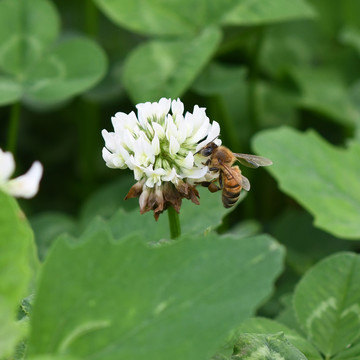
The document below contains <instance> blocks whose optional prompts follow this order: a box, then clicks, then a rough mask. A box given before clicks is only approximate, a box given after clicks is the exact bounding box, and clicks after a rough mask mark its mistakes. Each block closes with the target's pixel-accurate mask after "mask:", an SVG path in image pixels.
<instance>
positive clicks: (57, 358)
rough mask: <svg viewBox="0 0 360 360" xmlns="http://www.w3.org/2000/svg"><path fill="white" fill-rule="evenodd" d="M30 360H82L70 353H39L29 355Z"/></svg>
mask: <svg viewBox="0 0 360 360" xmlns="http://www.w3.org/2000/svg"><path fill="white" fill-rule="evenodd" d="M26 359H28V360H80V359H79V358H75V357H73V356H69V355H50V354H47V355H39V356H31V357H30V358H29V357H27V358H26Z"/></svg>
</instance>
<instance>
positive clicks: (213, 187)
mask: <svg viewBox="0 0 360 360" xmlns="http://www.w3.org/2000/svg"><path fill="white" fill-rule="evenodd" d="M196 184H200V185H201V186H204V187H207V188H208V189H209V191H210V192H216V191H219V190H220V188H219V187H218V186H217V185H216V184H215V182H214V181H202V182H199V183H196Z"/></svg>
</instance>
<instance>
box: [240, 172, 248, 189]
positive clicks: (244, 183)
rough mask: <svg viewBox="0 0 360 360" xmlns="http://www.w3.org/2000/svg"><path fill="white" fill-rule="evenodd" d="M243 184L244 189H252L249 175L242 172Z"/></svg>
mask: <svg viewBox="0 0 360 360" xmlns="http://www.w3.org/2000/svg"><path fill="white" fill-rule="evenodd" d="M241 186H242V188H243V189H244V190H246V191H250V181H249V179H248V178H247V177H245V176H244V175H242V174H241Z"/></svg>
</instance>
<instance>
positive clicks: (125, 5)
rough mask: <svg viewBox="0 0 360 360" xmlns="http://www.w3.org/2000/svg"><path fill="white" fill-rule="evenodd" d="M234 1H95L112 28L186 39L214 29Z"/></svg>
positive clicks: (236, 0)
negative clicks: (204, 30) (117, 26)
mask: <svg viewBox="0 0 360 360" xmlns="http://www.w3.org/2000/svg"><path fill="white" fill-rule="evenodd" d="M237 2H238V0H223V1H221V2H218V1H213V0H197V1H196V2H194V1H191V0H171V1H164V0H142V1H139V2H131V1H126V0H95V3H96V4H97V5H98V7H99V8H100V9H101V10H102V11H103V12H104V13H105V15H106V16H108V17H109V18H110V19H111V20H112V21H114V22H115V23H116V24H118V25H120V26H123V27H125V28H126V29H128V30H131V31H136V32H139V33H142V34H145V35H189V34H195V33H197V32H199V31H201V29H203V28H205V27H207V26H209V25H217V24H218V23H219V21H220V20H221V18H222V17H223V16H224V14H225V13H227V12H228V11H229V9H232V8H233V6H234V5H236V3H237Z"/></svg>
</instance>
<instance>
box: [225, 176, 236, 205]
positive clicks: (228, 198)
mask: <svg viewBox="0 0 360 360" xmlns="http://www.w3.org/2000/svg"><path fill="white" fill-rule="evenodd" d="M240 191H241V185H240V184H239V183H238V182H237V181H236V180H235V179H234V178H232V179H230V180H229V179H227V177H226V176H224V178H223V192H222V202H223V205H224V207H226V208H230V207H232V206H234V205H235V203H236V202H237V200H238V199H239V196H240Z"/></svg>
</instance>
